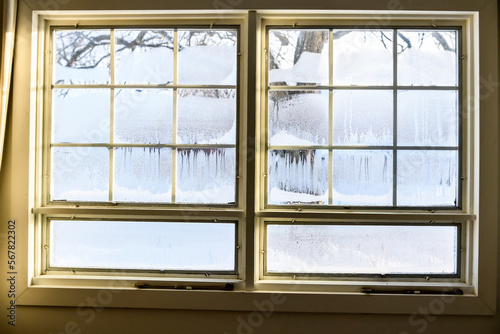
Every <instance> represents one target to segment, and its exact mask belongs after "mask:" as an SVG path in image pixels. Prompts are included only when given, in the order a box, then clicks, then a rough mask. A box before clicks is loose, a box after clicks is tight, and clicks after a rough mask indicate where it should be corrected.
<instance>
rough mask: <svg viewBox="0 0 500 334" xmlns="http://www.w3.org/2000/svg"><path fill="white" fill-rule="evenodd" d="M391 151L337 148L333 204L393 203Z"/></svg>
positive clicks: (334, 158)
mask: <svg viewBox="0 0 500 334" xmlns="http://www.w3.org/2000/svg"><path fill="white" fill-rule="evenodd" d="M392 165H393V162H392V151H365V150H355V151H354V150H334V151H333V205H349V206H350V205H374V206H378V205H384V206H392V175H393V173H392Z"/></svg>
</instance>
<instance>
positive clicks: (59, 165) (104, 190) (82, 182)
mask: <svg viewBox="0 0 500 334" xmlns="http://www.w3.org/2000/svg"><path fill="white" fill-rule="evenodd" d="M51 164H52V175H51V189H50V195H51V196H50V197H51V198H50V199H51V200H56V201H57V200H59V201H61V200H67V201H96V202H101V201H108V199H109V194H108V189H109V187H108V184H109V181H108V180H109V179H108V177H109V149H107V148H102V147H54V148H52V161H51Z"/></svg>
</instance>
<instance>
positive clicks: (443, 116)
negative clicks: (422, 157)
mask: <svg viewBox="0 0 500 334" xmlns="http://www.w3.org/2000/svg"><path fill="white" fill-rule="evenodd" d="M457 95H458V94H457V92H455V91H427V90H426V91H399V92H398V145H410V146H457V145H458V98H457Z"/></svg>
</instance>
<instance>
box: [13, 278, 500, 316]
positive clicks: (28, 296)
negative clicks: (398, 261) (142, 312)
mask: <svg viewBox="0 0 500 334" xmlns="http://www.w3.org/2000/svg"><path fill="white" fill-rule="evenodd" d="M115 282H116V281H115ZM80 283H81V282H80ZM256 286H259V288H269V289H270V288H272V284H268V285H267V286H265V285H262V284H257V285H256ZM457 286H460V284H458V285H457ZM462 287H465V286H462ZM17 305H21V306H59V307H61V306H62V307H78V310H81V308H83V307H94V308H96V309H97V308H101V307H109V308H150V309H151V308H152V309H181V310H207V311H208V310H211V311H222V310H225V311H246V312H260V313H263V314H268V313H272V312H306V313H365V314H366V313H369V314H417V313H418V314H422V315H423V314H433V315H437V314H447V315H493V314H495V309H494V308H491V307H490V306H489V305H488V303H487V302H486V301H484V300H483V299H482V298H481V297H480V296H478V295H475V294H472V293H465V294H464V295H458V296H457V295H419V294H412V295H403V294H364V293H362V292H357V293H354V292H336V293H320V292H306V291H300V292H297V291H286V292H279V293H278V292H274V291H241V290H239V291H238V290H236V291H207V290H205V291H204V290H178V289H172V290H165V289H139V288H135V287H125V288H120V287H115V286H112V284H111V285H108V286H106V285H103V286H101V287H97V286H81V285H79V286H72V287H67V286H59V287H55V286H47V285H33V286H31V287H28V288H26V289H25V290H24V291H23V293H21V295H20V296H19V298H18V299H17ZM78 312H80V311H78ZM82 313H83V310H82Z"/></svg>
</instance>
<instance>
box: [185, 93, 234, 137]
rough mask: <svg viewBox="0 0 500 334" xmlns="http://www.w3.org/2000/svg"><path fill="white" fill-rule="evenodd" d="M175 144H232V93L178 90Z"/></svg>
mask: <svg viewBox="0 0 500 334" xmlns="http://www.w3.org/2000/svg"><path fill="white" fill-rule="evenodd" d="M177 143H179V144H180V143H182V144H235V143H236V90H234V89H197V90H188V89H180V90H179V97H178V115H177Z"/></svg>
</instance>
